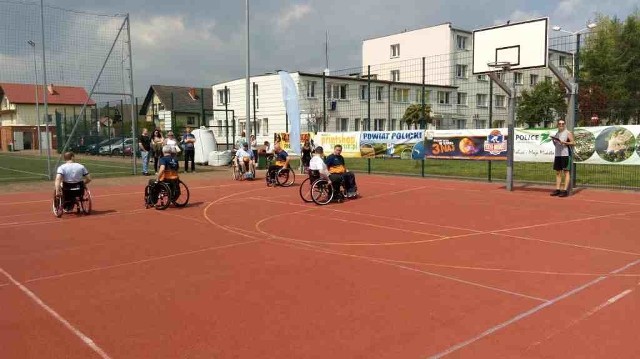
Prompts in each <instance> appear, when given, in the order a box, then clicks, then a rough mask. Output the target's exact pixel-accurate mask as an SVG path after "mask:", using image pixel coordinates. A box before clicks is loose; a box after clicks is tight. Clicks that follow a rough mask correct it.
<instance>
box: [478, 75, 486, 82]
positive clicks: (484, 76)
mask: <svg viewBox="0 0 640 359" xmlns="http://www.w3.org/2000/svg"><path fill="white" fill-rule="evenodd" d="M478 81H483V82H484V81H488V79H487V75H478Z"/></svg>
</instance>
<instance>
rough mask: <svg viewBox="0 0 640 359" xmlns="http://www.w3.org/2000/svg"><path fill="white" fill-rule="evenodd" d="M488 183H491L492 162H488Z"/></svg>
mask: <svg viewBox="0 0 640 359" xmlns="http://www.w3.org/2000/svg"><path fill="white" fill-rule="evenodd" d="M487 181H489V182H491V160H489V161H487Z"/></svg>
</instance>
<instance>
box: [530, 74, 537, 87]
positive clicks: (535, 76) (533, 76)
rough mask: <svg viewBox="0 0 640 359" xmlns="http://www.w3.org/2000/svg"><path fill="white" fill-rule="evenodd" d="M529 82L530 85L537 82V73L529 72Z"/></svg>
mask: <svg viewBox="0 0 640 359" xmlns="http://www.w3.org/2000/svg"><path fill="white" fill-rule="evenodd" d="M529 84H530V85H531V86H535V85H537V84H538V75H534V74H531V75H529Z"/></svg>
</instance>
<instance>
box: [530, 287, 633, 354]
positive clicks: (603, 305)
mask: <svg viewBox="0 0 640 359" xmlns="http://www.w3.org/2000/svg"><path fill="white" fill-rule="evenodd" d="M631 292H633V289H627V290H625V291H623V292H621V293H618V294H617V295H615V296H613V297H611V298H609V299H607V300H606V301H605V302H604V303H602V304H600V305H598V306H597V307H595V308H593V309H591V310H590V311H588V312H586V313H585V314H583V315H582V316H580V318H578V319H574V320H572V321H571V322H570V323H569V324H567V325H566V326H565V327H564V328H562V329H559V330H556V331H554V332H552V333H551V334H549V335H547V336H546V337H545V338H544V339H542V340H540V341H538V342H535V343H533V344H531V345H530V346H529V347H528V348H527V351H528V350H531V349H532V348H533V347H535V346H538V345H540V344H542V343H543V342H546V341H547V340H549V339H551V338H553V337H554V336H556V335H557V334H559V333H561V332H563V331H565V330H567V329H569V328H571V327H572V326H574V325H576V324H578V323H580V322H581V321H583V320H585V319H588V318H589V317H590V316H592V315H594V314H596V313H597V312H599V311H600V310H602V309H604V308H606V307H608V306H609V305H611V304H613V303H615V302H617V301H618V300H620V299H622V298H624V297H625V296H627V295H628V294H629V293H631Z"/></svg>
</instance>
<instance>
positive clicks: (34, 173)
mask: <svg viewBox="0 0 640 359" xmlns="http://www.w3.org/2000/svg"><path fill="white" fill-rule="evenodd" d="M0 169H2V170H7V171H13V172H19V173H26V174H30V175H37V176H38V177H47V175H45V174H42V173H37V172H31V171H22V170H16V169H13V168H7V167H0Z"/></svg>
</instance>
